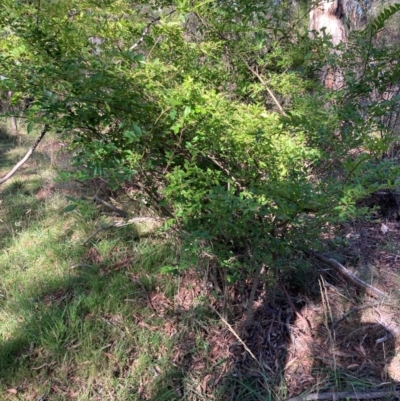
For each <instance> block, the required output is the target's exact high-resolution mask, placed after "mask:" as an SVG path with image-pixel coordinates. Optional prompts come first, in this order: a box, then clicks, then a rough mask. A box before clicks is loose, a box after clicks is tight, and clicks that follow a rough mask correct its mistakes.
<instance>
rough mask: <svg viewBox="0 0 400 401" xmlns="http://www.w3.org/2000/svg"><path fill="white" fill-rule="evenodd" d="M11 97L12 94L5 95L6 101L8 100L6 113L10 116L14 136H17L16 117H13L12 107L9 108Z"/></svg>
mask: <svg viewBox="0 0 400 401" xmlns="http://www.w3.org/2000/svg"><path fill="white" fill-rule="evenodd" d="M11 97H12V92H11V91H10V92H8V93H7V99H8V111H9V112H10V114H11V129H12V132H13V134H14V135H19V131H18V124H17V117H15V115H14V112H15V110H14V107H12V106H11Z"/></svg>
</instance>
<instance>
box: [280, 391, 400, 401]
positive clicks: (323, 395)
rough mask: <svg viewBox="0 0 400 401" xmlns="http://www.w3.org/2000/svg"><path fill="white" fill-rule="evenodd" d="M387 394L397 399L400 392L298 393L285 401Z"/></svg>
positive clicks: (369, 396) (315, 400)
mask: <svg viewBox="0 0 400 401" xmlns="http://www.w3.org/2000/svg"><path fill="white" fill-rule="evenodd" d="M389 396H395V397H396V399H398V397H399V396H400V393H399V392H398V391H396V390H381V391H343V392H332V393H312V394H308V395H298V396H297V397H293V398H289V399H288V400H286V401H319V400H321V401H322V400H374V399H377V398H387V397H389Z"/></svg>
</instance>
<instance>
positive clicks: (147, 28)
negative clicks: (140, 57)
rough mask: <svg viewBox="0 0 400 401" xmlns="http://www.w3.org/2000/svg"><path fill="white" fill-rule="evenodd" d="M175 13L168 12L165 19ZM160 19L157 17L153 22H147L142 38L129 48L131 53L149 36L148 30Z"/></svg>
mask: <svg viewBox="0 0 400 401" xmlns="http://www.w3.org/2000/svg"><path fill="white" fill-rule="evenodd" d="M175 11H176V10H172V11H170V12H169V13H168V14H167V15H166V17H168V16H170V15H172V14H173V13H174V12H175ZM161 18H162V16H159V17H157V18H155V19H154V20H153V21H151V22H149V23H148V24H147V25H146V28H144V30H143V33H142V36H141V37H140V38H139V40H138V41H137V42H136V43H134V44H133V45H132V46H131V47H130V48H129V50H131V51H132V50H134V49H136V48H137V47H138V46H139V45H140V44H142V42H143V41H144V38H145V37H146V36H147V35H148V34H149V32H150V28H151V27H152V25H154V24H155V23H156V22H159V21H160V20H161Z"/></svg>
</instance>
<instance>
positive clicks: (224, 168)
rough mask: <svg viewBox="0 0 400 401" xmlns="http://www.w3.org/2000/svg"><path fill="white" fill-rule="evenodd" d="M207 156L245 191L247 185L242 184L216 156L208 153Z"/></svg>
mask: <svg viewBox="0 0 400 401" xmlns="http://www.w3.org/2000/svg"><path fill="white" fill-rule="evenodd" d="M207 157H208V158H209V159H210V160H211V161H212V162H213V163H214V164H215V165H216V166H218V167H219V168H220V169H221V170H222V171H224V172H225V173H226V174H227V175H228V176H229V177H230V179H231V180H232V181H233V182H234V184H235V185H236V186H237V187H238V188H239V189H240V190H241V191H244V190H245V187H244V186H243V185H241V184H240V182H239V181H238V180H237V179H236V178H235V177H234V176H233V175H232V174H231V172H230V171H229V170H228V169H227V168H226V167H224V166H223V165H222V164H221V163H220V162H219V161H218V160H217V159H216V158H215V157H214V156H211V155H207Z"/></svg>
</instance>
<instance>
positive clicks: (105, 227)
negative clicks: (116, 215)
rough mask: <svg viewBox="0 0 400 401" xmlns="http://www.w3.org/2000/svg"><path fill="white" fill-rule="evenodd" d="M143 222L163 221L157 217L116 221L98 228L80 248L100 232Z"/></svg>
mask: <svg viewBox="0 0 400 401" xmlns="http://www.w3.org/2000/svg"><path fill="white" fill-rule="evenodd" d="M145 221H157V222H162V221H163V219H160V218H158V217H134V218H133V219H129V220H128V221H116V222H114V223H113V224H110V225H108V226H103V227H101V226H100V227H99V228H98V229H97V230H96V231H95V232H94V233H93V234H91V235H90V236H89V237H88V238H87V239H86V240H85V241H84V242H83V243H82V246H85V245H86V244H87V243H88V242H89V241H90V240H91V239H92V238H93V237H94V236H96V235H97V234H98V233H99V232H100V231H104V230H108V229H110V228H113V227H124V226H128V225H130V224H135V223H143V222H145Z"/></svg>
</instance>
